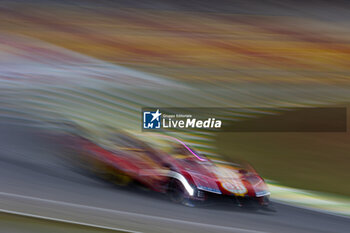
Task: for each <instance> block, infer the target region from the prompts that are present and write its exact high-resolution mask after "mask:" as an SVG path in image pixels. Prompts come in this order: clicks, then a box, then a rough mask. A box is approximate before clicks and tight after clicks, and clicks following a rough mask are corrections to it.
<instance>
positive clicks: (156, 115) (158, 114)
mask: <svg viewBox="0 0 350 233" xmlns="http://www.w3.org/2000/svg"><path fill="white" fill-rule="evenodd" d="M160 115H162V114H161V113H160V112H159V109H157V111H156V112H155V113H152V116H153V117H152V120H151V122H152V121H154V120H155V119H157V121H159V117H160Z"/></svg>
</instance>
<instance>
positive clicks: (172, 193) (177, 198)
mask: <svg viewBox="0 0 350 233" xmlns="http://www.w3.org/2000/svg"><path fill="white" fill-rule="evenodd" d="M167 194H168V196H169V198H170V200H171V201H172V202H174V203H178V204H183V203H184V201H185V199H186V198H185V188H184V187H183V185H182V184H181V183H180V182H179V181H178V180H175V179H171V180H170V181H169V184H168V190H167Z"/></svg>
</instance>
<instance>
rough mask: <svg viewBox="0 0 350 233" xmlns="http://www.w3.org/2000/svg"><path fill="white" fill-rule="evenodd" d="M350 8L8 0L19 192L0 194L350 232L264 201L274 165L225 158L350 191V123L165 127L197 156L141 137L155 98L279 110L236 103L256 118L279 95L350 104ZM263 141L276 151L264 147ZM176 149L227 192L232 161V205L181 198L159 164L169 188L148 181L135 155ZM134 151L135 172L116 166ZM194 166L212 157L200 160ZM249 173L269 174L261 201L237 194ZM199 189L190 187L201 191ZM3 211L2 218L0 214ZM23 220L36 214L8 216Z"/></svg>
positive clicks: (0, 81) (9, 171) (233, 225)
mask: <svg viewBox="0 0 350 233" xmlns="http://www.w3.org/2000/svg"><path fill="white" fill-rule="evenodd" d="M349 20H350V3H348V2H346V1H329V2H327V1H321V0H316V1H312V2H310V3H306V2H303V1H297V2H295V1H268V0H262V1H257V0H253V1H250V2H249V3H248V2H247V1H243V0H242V1H226V0H216V1H210V0H201V1H200V0H192V1H188V0H178V1H170V0H145V1H129V0H119V1H118V0H116V1H107V0H101V1H91V0H85V1H84V0H76V1H71V2H70V1H60V0H47V1H43V0H33V1H27V0H7V1H6V0H4V1H1V3H0V193H2V194H5V193H12V194H15V195H17V197H18V199H16V198H12V199H11V198H10V197H9V196H6V195H0V204H1V205H0V206H1V208H0V209H3V210H6V211H8V213H10V212H12V213H24V214H28V215H29V214H30V215H32V216H42V217H45V218H47V219H53V218H55V217H56V218H57V219H66V220H68V219H69V221H72V222H77V223H78V222H79V223H84V224H85V223H86V224H85V225H91V226H93V225H94V226H97V225H98V226H111V227H113V228H118V229H131V230H132V231H137V232H154V233H157V232H162V233H164V232H286V233H288V232H293V233H295V232H301V233H305V232H317V233H319V232H340V233H341V232H348V229H349V228H350V225H349V221H348V219H346V218H342V217H336V216H331V215H326V214H323V213H318V212H313V211H310V210H306V209H299V208H295V207H292V206H286V205H283V204H280V203H274V202H273V201H272V205H271V209H267V208H266V209H264V208H263V207H264V206H265V204H266V203H267V201H266V200H267V199H268V198H267V197H268V194H269V192H268V190H267V188H266V185H265V182H260V181H263V179H262V178H261V177H260V176H259V175H258V173H257V172H256V171H255V170H254V169H252V168H251V167H250V168H251V169H246V168H241V167H239V168H238V166H236V165H237V164H236V163H226V162H225V161H224V158H223V156H225V158H226V159H230V160H231V159H234V158H236V157H239V158H243V159H246V160H248V161H249V162H251V161H254V163H253V166H256V167H257V169H256V170H258V171H263V172H262V173H261V175H263V176H266V178H271V179H274V180H276V181H273V182H276V183H279V184H278V185H280V186H283V185H285V186H295V187H297V188H305V189H311V190H316V191H323V192H327V193H337V194H342V195H349V194H350V186H349V182H347V180H348V174H349V173H348V164H349V156H348V151H349V143H348V139H349V138H350V136H349V133H348V132H346V133H344V134H332V135H328V134H327V135H321V136H319V135H307V136H305V135H301V134H298V135H296V134H288V135H280V134H275V135H272V136H271V135H266V134H255V133H254V134H238V135H227V134H224V135H215V134H213V133H208V132H193V131H188V130H187V131H186V130H184V131H183V132H176V133H167V134H168V135H170V136H171V137H173V138H176V140H179V141H180V142H184V146H185V147H186V149H188V150H189V151H190V152H191V153H192V155H195V156H203V157H199V158H205V156H207V157H208V161H207V160H206V159H202V160H199V161H197V160H195V162H196V163H194V162H193V160H192V159H191V158H190V157H189V156H188V155H187V154H186V155H185V154H179V155H174V153H173V152H169V151H165V150H163V149H161V148H160V147H158V145H157V146H154V145H155V144H151V143H150V145H148V144H147V143H148V141H147V140H144V141H143V140H136V139H133V138H134V137H136V136H135V135H137V134H142V133H140V125H141V119H140V109H141V108H142V107H157V106H158V107H231V108H233V107H273V108H274V109H276V110H274V111H271V110H261V109H260V110H259V109H249V110H247V111H243V112H242V111H237V112H232V116H231V117H232V119H235V120H247V119H250V118H257V117H261V116H262V115H264V114H279V108H280V107H322V106H327V107H329V106H340V105H341V106H347V105H348V104H349V102H350V88H349V78H350V66H349V64H350V40H349V38H350V26H349V22H350V21H349ZM62 135H63V136H62ZM116 135H117V136H119V138H118V140H119V141H117V140H114V139H117V137H116ZM127 135H131V136H130V138H132V140H131V142H130V141H128V139H129V138H128V136H127ZM109 136H112V140H111V138H110V137H109ZM125 138H126V140H125ZM136 138H137V137H136ZM271 138H272V140H271ZM79 140H80V141H79ZM113 140H114V141H113ZM298 140H301V142H300V144H299V146H296V144H295V142H296V141H298ZM77 141H78V143H77ZM146 141H147V143H146ZM121 142H122V143H121ZM123 143H124V144H123ZM235 143H236V144H235ZM111 144H112V145H111ZM125 144H126V145H127V146H125ZM233 145H235V146H236V147H235V148H233ZM266 145H267V146H269V145H272V146H271V147H272V150H270V151H268V150H263V149H262V148H264V146H266ZM122 146H124V147H123V148H122ZM308 146H312V147H311V149H310V147H308ZM193 147H195V149H196V151H193V150H192V148H193ZM106 148H107V149H106ZM305 148H307V149H305ZM173 149H174V148H173ZM175 149H176V148H175ZM279 149H280V150H279ZM298 149H299V151H298ZM255 150H256V151H255ZM300 150H301V152H304V154H306V155H307V156H305V157H302V158H301V159H300V160H293V159H294V158H299V157H298V156H302V155H304V154H302V153H299V152H300ZM77 152H79V153H77ZM92 152H93V153H92ZM95 152H96V153H95ZM97 152H99V153H100V154H99V155H101V154H102V155H103V156H100V157H98V156H96V155H97V154H98V153H97ZM149 152H150V153H149ZM197 153H198V154H197ZM235 153H236V154H235ZM145 155H147V156H145ZM165 155H167V156H168V157H169V158H173V157H174V158H176V159H173V160H171V161H175V162H174V164H175V163H176V161H180V160H181V162H182V163H179V164H181V165H183V167H185V168H186V169H187V170H186V169H183V170H184V173H183V174H181V178H180V179H181V180H182V179H185V180H186V182H188V183H186V182H183V184H185V186H186V189H187V190H188V191H189V194H193V195H190V196H191V197H193V198H197V199H201V198H202V199H204V196H202V195H208V193H210V194H211V195H214V194H219V193H220V194H221V193H223V191H224V189H225V188H224V187H223V185H221V184H222V183H219V182H216V180H215V178H217V177H219V175H218V174H214V173H215V172H213V171H214V169H213V168H217V167H220V168H221V170H220V171H221V172H222V173H221V174H220V175H221V176H222V177H224V176H225V175H227V173H228V174H230V175H231V176H235V178H236V179H235V184H234V185H232V183H229V185H227V186H226V191H227V193H229V194H232V193H233V192H235V195H231V196H230V197H232V198H231V199H230V201H232V200H233V199H235V200H234V201H236V202H235V205H227V203H225V204H222V203H218V204H217V205H216V203H215V204H214V205H213V206H211V205H209V204H208V206H206V205H203V206H199V207H197V208H189V207H186V206H182V205H176V204H174V203H172V202H170V201H169V200H168V198H167V197H168V196H171V195H174V196H175V194H177V193H175V192H174V190H177V189H176V188H178V187H180V186H179V185H178V183H176V182H175V181H174V180H171V182H170V181H168V180H166V181H167V182H168V183H165V181H164V180H163V179H162V177H160V176H156V175H154V174H151V173H149V174H147V175H145V178H144V180H142V181H144V183H146V184H153V183H155V184H157V185H154V187H152V190H153V191H154V190H156V191H158V192H159V193H157V192H152V191H150V190H149V189H147V190H145V187H143V186H142V187H141V188H140V186H139V185H140V184H139V183H141V182H140V180H136V179H132V178H135V177H138V176H140V173H141V172H139V171H137V170H136V171H137V172H134V170H132V168H135V167H136V168H138V166H139V167H142V166H143V168H147V167H151V168H154V167H156V166H159V167H161V168H162V169H166V171H167V172H168V174H170V175H171V174H175V173H173V172H175V171H174V170H175V165H174V164H169V163H164V161H163V160H162V159H163V158H165V157H166V156H165ZM255 155H258V156H256V157H254V156H255ZM84 156H85V157H84ZM94 156H95V157H94ZM123 156H124V157H123ZM133 156H134V157H137V158H141V157H142V159H140V160H138V161H141V162H140V163H139V164H136V162H135V161H136V159H135V160H133V159H130V157H131V158H133ZM157 156H158V157H157ZM176 156H177V157H176ZM78 157H79V159H77V158H78ZM81 157H83V158H84V159H81ZM153 157H157V158H155V159H153V160H152V159H150V158H153ZM168 157H167V158H168ZM178 157H181V158H178ZM101 158H102V159H101ZM121 158H124V160H123V161H124V162H125V164H127V166H124V167H123V168H125V169H123V172H120V171H119V170H117V169H116V168H115V167H112V168H111V166H110V165H111V164H112V163H111V161H112V162H113V164H114V165H115V164H118V162H120V161H119V160H118V159H121ZM125 158H126V159H125ZM213 158H214V159H215V161H219V162H218V163H217V164H215V165H213V164H210V163H209V161H211V160H210V159H213ZM89 159H91V161H90V160H89ZM107 159H109V160H107ZM106 161H107V162H106ZM293 161H297V162H296V163H293ZM206 162H208V163H206ZM140 164H141V165H140ZM184 164H185V165H184ZM195 166H197V168H198V167H199V168H200V169H201V170H200V172H198V171H195V172H193V171H191V172H187V171H188V170H190V169H191V168H193V167H195ZM178 167H180V166H178ZM178 167H177V168H178ZM233 168H234V169H233ZM89 169H90V170H89ZM225 169H226V170H225ZM230 169H232V170H234V172H233V171H232V170H230ZM145 170H146V169H145ZM149 170H151V169H149ZM155 170H156V169H155ZM91 171H93V172H94V173H92V172H91ZM130 171H133V172H130ZM225 171H226V172H227V171H228V172H227V173H226V172H225ZM128 172H129V173H128ZM204 172H207V173H206V175H203V173H204ZM92 174H93V175H92ZM126 174H127V175H126ZM259 174H260V173H259ZM132 175H133V177H130V176H132ZM111 177H112V178H111ZM222 177H221V178H222ZM247 177H249V178H251V179H252V178H255V179H259V181H258V182H257V183H258V184H259V185H261V187H253V188H251V190H249V195H255V197H254V198H256V195H259V193H260V194H263V195H264V196H262V198H260V199H258V201H259V208H258V209H255V207H254V208H252V209H245V208H241V207H240V206H241V205H242V203H241V200H240V199H239V197H241V196H244V195H245V194H244V192H246V191H247V192H248V189H249V188H247V187H248V186H249V187H251V186H252V185H250V183H249V181H248V179H247V180H244V179H245V178H247ZM100 178H103V179H100ZM243 178H244V179H243ZM196 179H197V180H196ZM105 180H109V181H112V182H105ZM196 182H197V183H196ZM112 183H113V184H117V186H116V185H112ZM130 183H131V184H132V185H131V186H127V185H128V184H130ZM223 183H224V182H223ZM243 183H244V184H243ZM197 184H200V185H203V187H200V188H203V189H197V187H195V185H197ZM133 185H134V186H133ZM191 185H192V186H191ZM205 185H206V186H205ZM121 186H126V187H121ZM280 186H278V187H280ZM174 187H175V188H174ZM198 187H199V185H198ZM254 188H256V190H253V189H254ZM172 189H173V190H172ZM258 189H261V190H258ZM203 190H204V191H205V192H204V191H203ZM229 190H231V191H232V190H233V191H232V193H230V192H229ZM280 190H288V189H283V187H282V188H281V189H280ZM290 190H292V189H290ZM172 191H173V193H172ZM180 191H181V190H180ZM298 192H299V193H302V192H303V191H302V190H301V191H300V190H298ZM169 193H170V195H169ZM227 193H226V194H227ZM237 193H238V194H240V195H241V196H240V195H236V194H237ZM308 193H309V192H308ZM164 194H166V195H164ZM181 194H182V193H180V198H182V197H183V196H181ZM227 195H228V194H227ZM249 195H247V196H249ZM271 195H272V197H273V195H274V194H273V192H271ZM310 195H311V196H312V195H318V193H312V192H310ZM324 195H325V196H326V197H328V195H329V196H332V195H330V194H324ZM174 196H172V197H173V198H172V200H173V201H175V200H174V199H176V198H174ZM184 196H185V195H184ZM228 196H229V195H228ZM300 196H302V195H299V196H298V197H300ZM13 197H15V196H13ZM265 197H266V199H265ZM36 198H38V199H36ZM185 198H188V197H187V196H186V197H185ZM185 198H184V199H185ZM288 198H291V199H293V198H294V199H293V200H292V201H295V202H297V198H296V197H295V195H294V196H293V195H292V194H291V195H289V196H288ZM335 198H338V197H337V196H336V197H335ZM34 199H35V200H34ZM344 199H346V200H347V201H348V197H344ZM40 200H50V201H40ZM254 200H255V201H256V199H254ZM186 201H188V200H187V199H186V200H182V199H181V200H178V202H179V203H180V202H181V203H182V204H185V205H187V206H191V204H192V203H190V202H186ZM64 203H71V204H69V205H66V204H64ZM327 203H332V206H331V207H330V208H328V209H336V208H338V207H336V206H335V205H333V203H337V202H327ZM349 206H350V205H349ZM339 208H340V207H339ZM347 211H348V210H346V209H345V210H344V211H343V213H346V212H347ZM348 212H349V211H348ZM6 223H8V222H6V221H5V220H4V219H0V229H2V226H4V225H5V224H6ZM41 224H42V225H43V227H44V228H45V227H46V225H45V223H41ZM20 226H21V227H22V228H25V226H26V225H25V224H24V222H18V224H17V223H16V224H14V225H13V226H10V227H9V228H6V231H7V232H9V233H12V232H18V231H19V230H18V227H20ZM0 231H1V230H0ZM91 231H93V229H92V230H91Z"/></svg>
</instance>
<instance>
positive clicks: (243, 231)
mask: <svg viewBox="0 0 350 233" xmlns="http://www.w3.org/2000/svg"><path fill="white" fill-rule="evenodd" d="M0 196H7V197H16V198H21V199H26V200H33V201H40V202H46V203H51V204H59V205H61V206H69V207H74V208H81V209H89V210H96V211H104V212H109V213H114V214H120V215H128V216H132V217H141V218H144V219H152V220H161V221H166V222H173V223H177V224H185V225H191V226H197V227H203V228H211V229H216V230H225V231H231V232H240V233H266V232H264V231H256V230H249V229H244V228H239V227H227V226H219V225H212V224H206V223H199V222H190V221H186V220H181V219H171V218H165V217H160V216H151V215H146V214H139V213H133V212H127V211H120V210H112V209H105V208H100V207H94V206H85V205H80V204H74V203H69V202H63V201H55V200H48V199H43V198H38V197H31V196H24V195H20V194H14V193H6V192H0ZM0 212H5V213H10V212H13V213H15V214H17V215H23V216H30V217H36V218H41V219H47V220H53V221H59V222H66V223H72V224H78V225H83V226H91V227H96V228H101V229H109V230H115V231H125V232H135V233H136V232H137V231H132V230H125V229H118V228H111V227H106V226H100V225H94V224H89V223H80V222H75V221H71V220H64V219H58V218H50V217H45V216H40V215H32V214H27V213H22V212H16V211H11V210H4V209H0Z"/></svg>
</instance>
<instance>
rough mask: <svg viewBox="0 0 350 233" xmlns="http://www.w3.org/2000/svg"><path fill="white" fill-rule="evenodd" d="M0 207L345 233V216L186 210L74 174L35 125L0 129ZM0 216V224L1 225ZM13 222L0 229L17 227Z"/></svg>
mask: <svg viewBox="0 0 350 233" xmlns="http://www.w3.org/2000/svg"><path fill="white" fill-rule="evenodd" d="M0 132H1V133H0V207H1V208H0V209H2V210H7V211H16V212H20V213H25V214H31V215H39V216H43V217H46V218H56V219H63V220H68V221H74V222H79V223H87V224H93V225H97V226H105V227H110V228H116V229H126V230H130V231H137V232H245V233H254V232H256V233H258V232H293V233H296V232H317V233H322V232H338V233H340V232H348V230H349V228H350V221H349V219H348V218H343V217H337V216H332V215H327V214H322V213H318V212H313V211H310V210H305V209H301V208H296V207H291V206H285V205H282V204H277V203H272V206H273V208H274V209H275V212H266V211H256V210H255V211H253V210H245V209H239V208H237V207H233V206H223V205H221V204H217V205H209V206H202V207H197V208H190V207H185V206H181V205H175V204H173V203H171V202H169V201H168V200H167V199H166V198H165V197H164V196H162V195H158V194H154V193H152V192H149V191H145V190H134V189H129V188H116V187H114V186H112V185H110V184H108V183H104V182H102V181H99V180H96V179H94V178H92V177H88V176H86V175H84V174H81V173H79V172H77V171H76V170H75V169H73V167H71V166H70V165H69V163H65V162H64V160H62V158H60V157H61V156H60V155H61V154H62V147H61V146H60V145H59V144H57V143H56V142H55V140H53V138H52V137H48V136H47V135H45V133H44V132H43V131H40V130H37V129H35V128H30V127H24V126H18V125H16V124H13V123H12V124H6V123H5V122H3V123H2V124H1V125H0ZM1 224H2V223H1V219H0V226H1ZM18 224H19V225H17V224H16V225H15V227H13V228H12V229H9V228H7V229H6V232H9V233H11V232H12V230H13V232H16V231H15V230H16V229H17V232H18V228H19V229H20V226H21V225H20V223H18Z"/></svg>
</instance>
